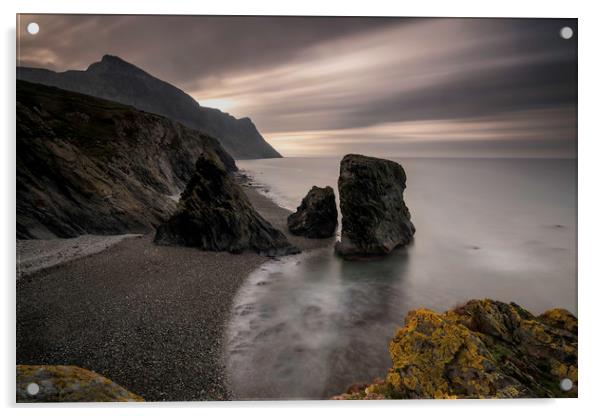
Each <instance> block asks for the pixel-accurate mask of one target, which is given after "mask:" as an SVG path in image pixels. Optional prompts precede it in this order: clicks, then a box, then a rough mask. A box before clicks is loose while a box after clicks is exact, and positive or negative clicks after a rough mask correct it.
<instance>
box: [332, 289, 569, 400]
mask: <svg viewBox="0 0 602 416" xmlns="http://www.w3.org/2000/svg"><path fill="white" fill-rule="evenodd" d="M389 352H390V354H391V359H392V362H393V365H392V367H391V368H390V369H389V372H388V374H387V376H386V379H385V380H381V381H377V382H375V383H374V384H370V385H365V386H362V387H361V388H357V386H355V388H354V389H353V390H352V391H351V390H350V391H348V392H347V393H345V394H343V395H341V396H338V397H336V398H338V399H379V398H381V399H382V398H387V399H420V398H424V399H432V398H515V397H577V380H578V377H577V376H578V374H577V319H576V318H575V317H574V316H573V315H571V314H570V313H569V312H568V311H566V310H564V309H552V310H550V311H548V312H546V313H544V314H542V315H540V316H537V317H536V316H534V315H532V314H531V313H530V312H528V311H526V310H525V309H523V308H521V307H520V306H518V305H516V304H514V303H510V304H507V303H502V302H497V301H492V300H488V299H485V300H472V301H470V302H468V303H467V304H465V305H463V306H460V307H458V308H456V309H454V310H451V311H448V312H446V313H442V314H439V313H436V312H433V311H430V310H426V309H419V310H416V311H412V312H410V313H409V314H408V316H407V317H406V321H405V326H404V327H403V328H401V329H400V330H399V331H398V332H397V334H396V335H395V337H394V338H393V340H392V341H391V342H390V344H389ZM565 378H568V379H570V380H571V381H572V382H573V385H572V388H571V389H570V390H568V391H564V390H562V389H561V388H560V381H561V380H563V379H565Z"/></svg>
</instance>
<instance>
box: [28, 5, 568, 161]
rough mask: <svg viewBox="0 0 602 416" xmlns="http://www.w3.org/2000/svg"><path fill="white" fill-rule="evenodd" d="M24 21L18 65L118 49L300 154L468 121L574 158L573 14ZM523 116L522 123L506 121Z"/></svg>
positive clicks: (440, 138)
mask: <svg viewBox="0 0 602 416" xmlns="http://www.w3.org/2000/svg"><path fill="white" fill-rule="evenodd" d="M21 20H22V23H23V24H22V29H21V31H20V32H19V39H20V64H22V65H30V66H42V67H48V68H51V69H55V70H65V69H72V68H79V69H84V68H86V67H87V66H88V65H89V64H90V63H92V62H94V61H97V60H99V58H100V56H102V55H103V54H105V53H110V54H114V55H118V56H121V57H122V58H124V59H126V60H128V61H130V62H132V63H134V64H136V65H138V66H140V67H141V68H143V69H145V70H147V71H148V72H150V73H152V74H153V75H155V76H157V77H159V78H162V79H165V80H166V81H168V82H170V83H173V84H175V85H177V86H179V87H180V88H183V89H184V90H186V91H187V92H188V93H190V94H191V95H192V96H193V97H195V98H196V99H198V100H199V101H201V102H203V103H205V105H209V106H216V107H219V108H222V109H223V110H226V111H230V112H232V113H233V114H235V115H236V116H250V117H252V118H253V120H254V121H255V123H256V124H257V125H258V127H259V128H260V130H261V131H262V132H264V133H265V135H266V136H267V137H268V139H269V140H272V142H273V143H274V144H275V145H276V146H277V147H278V148H279V149H282V150H284V152H285V154H286V153H287V152H288V149H289V148H290V149H291V151H290V152H289V153H290V154H293V153H299V152H296V151H295V149H294V146H297V147H299V146H301V147H303V148H304V149H312V148H313V149H316V152H317V151H322V150H324V149H326V148H328V149H330V151H335V148H336V149H339V150H340V149H342V148H344V146H348V147H351V146H353V148H354V149H355V148H356V147H358V146H360V147H361V143H359V142H358V141H357V140H355V141H353V140H351V139H350V140H343V139H341V134H345V135H347V137H348V138H349V137H351V136H354V134H353V131H352V130H351V129H356V130H357V131H360V132H362V133H363V134H364V136H363V141H364V142H369V143H370V146H372V145H374V144H376V143H379V145H381V146H382V148H383V149H389V148H393V147H394V146H395V145H396V144H395V143H396V140H397V142H398V143H399V144H401V143H402V142H403V144H404V146H406V148H408V149H409V148H410V147H413V146H414V147H415V146H420V143H421V142H422V143H427V142H429V143H431V144H432V143H438V144H437V145H436V146H437V149H447V148H450V149H451V148H452V147H453V145H452V144H451V142H450V141H448V140H446V137H447V138H450V137H455V140H456V144H457V146H456V149H465V147H464V145H463V144H462V143H463V141H462V138H461V137H459V136H457V135H458V134H459V132H458V131H457V128H458V126H461V127H462V128H469V127H471V128H473V131H476V132H478V134H480V135H481V138H482V140H481V142H480V143H478V144H475V143H474V139H470V142H471V143H472V147H473V148H479V149H480V148H483V147H484V148H488V149H490V151H491V153H492V154H496V152H497V153H507V151H508V148H514V149H516V152H517V154H519V153H521V152H525V151H527V152H529V154H531V153H533V152H535V153H536V152H537V151H536V149H537V148H536V147H534V146H536V145H537V146H539V147H538V148H539V149H540V150H541V154H547V155H551V154H554V155H561V154H564V155H570V156H575V151H574V149H575V144H576V118H575V116H574V115H575V111H576V103H577V40H576V34H577V21H576V20H575V19H408V18H326V17H325V18H304V17H241V16H232V17H224V16H169V17H166V16H87V15H86V16H82V15H61V16H59V15H41V16H27V15H25V16H22V18H21ZM30 20H35V21H37V22H38V23H40V26H41V30H40V34H39V35H37V36H29V35H27V34H26V33H25V32H24V26H25V24H26V23H27V22H28V21H30ZM563 26H571V27H572V28H573V29H574V32H575V37H574V38H573V39H571V40H564V39H562V38H561V37H560V35H559V31H560V29H561V28H562V27H563ZM516 115H519V117H520V123H519V124H520V128H517V127H516V123H513V122H512V118H513V117H515V116H516ZM412 123H416V124H412ZM475 123H476V124H475ZM416 125H419V126H420V129H421V130H420V131H421V133H420V137H421V138H420V141H421V142H418V143H415V141H413V140H414V139H415V138H411V143H412V144H411V145H410V144H409V143H410V141H408V134H407V128H408V126H414V127H415V126H416ZM475 125H476V126H477V127H474V126H475ZM391 126H397V127H396V128H398V130H395V129H393V130H391V129H390V127H391ZM441 126H446V128H450V129H451V130H450V131H448V132H447V133H446V132H445V131H440V127H441ZM410 130H411V129H410ZM509 131H510V132H511V134H509V133H508V132H509ZM366 134H367V135H369V136H366ZM491 137H495V138H496V139H495V140H492V139H491ZM533 137H537V139H533ZM546 137H547V139H546ZM496 140H497V141H496ZM500 140H501V141H500ZM546 140H547V141H546ZM317 141H321V143H320V144H318V143H317ZM333 146H334V147H333ZM336 146H338V148H337V147H336ZM408 146H409V147H408ZM546 146H548V147H547V148H546ZM297 150H299V149H297ZM387 151H389V150H387ZM300 154H304V151H303V149H301V151H300Z"/></svg>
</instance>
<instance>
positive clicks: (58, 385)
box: [17, 365, 144, 403]
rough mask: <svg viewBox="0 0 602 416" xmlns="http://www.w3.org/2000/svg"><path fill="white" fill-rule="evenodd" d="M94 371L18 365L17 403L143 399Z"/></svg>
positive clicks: (130, 400)
mask: <svg viewBox="0 0 602 416" xmlns="http://www.w3.org/2000/svg"><path fill="white" fill-rule="evenodd" d="M142 401H144V400H143V399H142V397H140V396H138V395H136V394H134V393H131V392H129V391H128V390H126V389H124V388H123V387H121V386H119V385H117V384H115V383H114V382H112V381H111V380H109V379H108V378H105V377H103V376H101V375H99V374H96V373H95V372H93V371H89V370H85V369H83V368H80V367H76V366H73V365H17V402H18V403H32V402H142Z"/></svg>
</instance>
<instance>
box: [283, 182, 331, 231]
mask: <svg viewBox="0 0 602 416" xmlns="http://www.w3.org/2000/svg"><path fill="white" fill-rule="evenodd" d="M337 216H338V213H337V204H336V201H335V197H334V190H333V189H332V188H331V187H330V186H327V187H326V188H318V187H317V186H314V187H312V188H311V190H310V191H309V192H308V193H307V196H306V197H305V198H303V201H301V205H299V207H298V208H297V212H295V213H293V214H291V215H290V216H289V217H288V219H287V224H288V229H289V231H290V232H291V233H292V234H294V235H301V236H304V237H307V238H328V237H332V236H333V235H334V232H335V231H336V229H337V225H338V221H337Z"/></svg>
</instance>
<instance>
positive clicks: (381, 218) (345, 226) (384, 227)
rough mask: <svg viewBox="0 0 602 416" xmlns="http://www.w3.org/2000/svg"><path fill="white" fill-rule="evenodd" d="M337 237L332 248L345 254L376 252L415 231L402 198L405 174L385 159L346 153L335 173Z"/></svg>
mask: <svg viewBox="0 0 602 416" xmlns="http://www.w3.org/2000/svg"><path fill="white" fill-rule="evenodd" d="M338 186H339V198H340V204H341V215H342V230H341V241H340V242H339V243H337V244H336V246H335V250H336V252H337V253H338V254H340V255H342V256H343V257H346V258H353V257H363V256H379V255H385V254H388V253H390V252H391V251H392V250H393V249H395V248H396V247H399V246H404V245H407V244H408V243H409V242H410V241H411V240H412V237H413V235H414V232H415V228H414V225H413V224H412V222H411V221H410V211H409V210H408V207H407V206H406V204H405V202H404V200H403V191H404V190H405V187H406V174H405V171H404V170H403V168H402V167H401V165H399V164H398V163H395V162H393V161H390V160H386V159H377V158H374V157H367V156H362V155H347V156H345V157H344V158H343V160H342V161H341V170H340V175H339V183H338Z"/></svg>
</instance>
